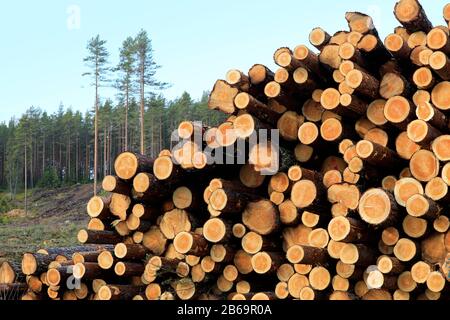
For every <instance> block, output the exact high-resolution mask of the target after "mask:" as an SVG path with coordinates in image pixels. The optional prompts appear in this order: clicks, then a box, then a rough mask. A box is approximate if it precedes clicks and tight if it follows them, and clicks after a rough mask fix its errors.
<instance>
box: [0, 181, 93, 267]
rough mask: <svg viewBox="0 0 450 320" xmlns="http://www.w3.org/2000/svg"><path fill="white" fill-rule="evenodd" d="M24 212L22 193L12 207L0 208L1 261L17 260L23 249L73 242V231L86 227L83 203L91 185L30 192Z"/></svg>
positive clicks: (74, 233) (75, 232)
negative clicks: (6, 210)
mask: <svg viewBox="0 0 450 320" xmlns="http://www.w3.org/2000/svg"><path fill="white" fill-rule="evenodd" d="M30 193H31V194H30V195H29V203H30V205H29V210H28V213H27V215H25V211H24V210H23V209H22V208H23V201H22V198H23V195H22V196H20V195H19V196H18V198H17V200H16V201H13V202H12V205H13V207H15V208H20V209H14V210H11V211H9V212H3V213H2V212H0V262H1V261H2V259H11V260H19V259H20V257H21V255H22V254H23V252H26V251H35V250H38V249H40V248H45V247H47V248H48V247H58V246H70V245H76V244H77V240H76V234H77V232H78V230H79V229H80V228H84V227H86V224H87V221H88V218H87V214H86V204H87V202H88V201H89V198H90V197H91V196H92V193H93V186H92V185H76V186H72V187H65V188H61V189H56V190H44V189H37V190H33V191H31V192H30Z"/></svg>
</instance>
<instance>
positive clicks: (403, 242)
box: [394, 238, 417, 261]
mask: <svg viewBox="0 0 450 320" xmlns="http://www.w3.org/2000/svg"><path fill="white" fill-rule="evenodd" d="M416 253H417V248H416V244H415V243H414V242H413V241H411V240H409V239H406V238H403V239H400V240H399V241H398V242H397V243H396V245H395V247H394V255H395V256H396V257H397V258H398V259H399V260H400V261H410V260H411V259H413V258H414V257H415V255H416Z"/></svg>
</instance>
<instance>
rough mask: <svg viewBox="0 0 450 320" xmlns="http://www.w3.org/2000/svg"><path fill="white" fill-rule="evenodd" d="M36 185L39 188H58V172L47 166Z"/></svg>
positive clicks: (59, 181)
mask: <svg viewBox="0 0 450 320" xmlns="http://www.w3.org/2000/svg"><path fill="white" fill-rule="evenodd" d="M37 186H38V187H39V188H58V187H60V186H61V180H59V177H58V173H57V172H56V169H55V168H48V169H46V170H45V171H44V175H43V176H42V178H41V179H40V180H39V182H38V184H37Z"/></svg>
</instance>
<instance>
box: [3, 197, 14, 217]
mask: <svg viewBox="0 0 450 320" xmlns="http://www.w3.org/2000/svg"><path fill="white" fill-rule="evenodd" d="M11 209H12V205H11V200H10V199H8V198H7V197H5V196H1V197H0V213H5V212H9V211H10V210H11ZM4 218H5V217H4Z"/></svg>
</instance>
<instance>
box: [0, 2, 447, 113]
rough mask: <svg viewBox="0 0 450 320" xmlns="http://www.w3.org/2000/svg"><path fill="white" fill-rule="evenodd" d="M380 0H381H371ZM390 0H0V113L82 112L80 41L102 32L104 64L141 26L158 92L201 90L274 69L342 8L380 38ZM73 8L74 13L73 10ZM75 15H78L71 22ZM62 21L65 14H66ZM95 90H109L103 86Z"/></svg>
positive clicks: (342, 25)
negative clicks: (257, 68) (276, 60)
mask: <svg viewBox="0 0 450 320" xmlns="http://www.w3.org/2000/svg"><path fill="white" fill-rule="evenodd" d="M380 2H382V4H379V3H380ZM395 2H396V1H394V0H388V1H386V0H383V1H374V0H345V1H331V0H315V1H298V0H297V1H295V0H284V1H282V2H281V3H280V2H276V1H266V0H259V1H258V0H247V1H245V2H244V1H237V0H228V1H220V2H219V1H211V0H210V1H207V0H186V1H182V0H178V1H175V0H164V1H153V0H149V1H144V0H141V1H140V0H128V1H120V2H119V1H111V0H110V1H107V0H94V1H87V0H72V1H62V0H41V1H31V0H29V1H24V0H15V1H11V0H10V1H2V6H1V9H0V30H1V40H2V46H1V49H0V77H1V79H2V81H1V84H0V121H4V120H8V119H10V118H11V117H12V116H14V115H15V116H19V115H20V114H22V113H23V112H24V111H25V110H26V109H27V108H28V107H30V106H32V105H34V106H38V107H41V108H42V109H44V110H47V111H49V112H53V111H55V110H56V109H57V107H58V105H59V103H60V102H63V103H64V105H66V106H71V107H72V108H73V109H76V110H82V111H83V112H84V111H86V110H87V109H89V108H91V107H92V105H93V101H94V99H93V98H94V97H93V90H92V88H90V87H89V82H88V80H87V79H84V78H83V77H81V74H82V73H83V72H85V71H86V68H85V67H84V64H83V61H82V60H83V57H84V56H85V54H86V49H85V48H86V43H87V41H88V40H89V38H91V37H92V36H94V35H96V34H100V35H101V37H102V38H104V39H105V40H107V41H108V43H107V46H108V49H109V51H110V54H111V58H110V60H111V63H112V65H114V64H116V63H117V59H118V49H119V47H120V46H121V43H122V41H123V40H124V39H125V38H126V37H127V36H129V35H133V36H134V35H135V34H136V33H137V32H138V31H139V30H140V29H141V28H144V29H145V30H147V31H148V32H149V34H150V36H151V38H152V40H153V47H154V50H155V58H156V61H157V62H158V63H159V64H160V65H162V68H161V69H160V70H159V72H158V77H159V79H160V80H162V81H167V82H170V83H171V84H172V87H171V88H170V89H168V90H166V91H165V92H164V94H165V95H166V96H167V97H168V98H170V99H172V98H175V97H177V96H179V95H180V94H181V93H182V92H183V91H188V92H189V93H191V95H192V96H193V97H194V98H196V99H197V98H199V97H200V96H201V94H202V92H203V90H209V89H211V88H212V86H213V84H214V81H215V80H216V79H218V78H222V77H223V76H224V75H225V73H226V71H227V70H228V69H230V68H238V69H241V70H243V71H247V70H248V69H249V68H250V67H251V66H252V65H253V64H255V63H263V64H266V65H267V66H269V67H270V68H272V69H276V67H275V66H274V64H273V62H272V55H273V52H274V51H275V50H276V49H277V48H278V47H281V46H290V47H294V46H296V45H298V44H302V43H307V41H308V34H309V31H310V30H311V29H312V28H314V27H316V26H322V27H323V28H324V29H326V30H327V31H328V32H330V33H334V32H335V31H338V30H343V29H346V28H347V26H346V22H345V19H344V13H345V12H346V11H349V10H351V11H362V12H366V13H370V14H371V15H372V16H373V17H374V19H375V23H376V24H377V27H378V30H379V31H380V33H381V35H382V38H383V39H384V36H385V35H387V34H388V33H390V32H392V30H393V28H394V27H395V26H397V25H398V23H397V22H396V20H395V18H394V15H393V13H392V11H393V7H394V4H395ZM446 3H447V0H422V4H423V5H424V7H425V9H426V11H427V14H428V16H429V17H430V19H431V20H432V21H433V23H434V24H436V25H439V24H444V23H445V21H444V20H443V18H442V8H443V6H444V5H445V4H446ZM78 10H79V19H77V17H78V14H77V11H78ZM77 21H79V25H78V23H77ZM68 22H69V23H68ZM101 95H102V97H103V98H105V97H111V98H113V97H114V95H115V91H114V90H112V89H103V90H102V91H101Z"/></svg>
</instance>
